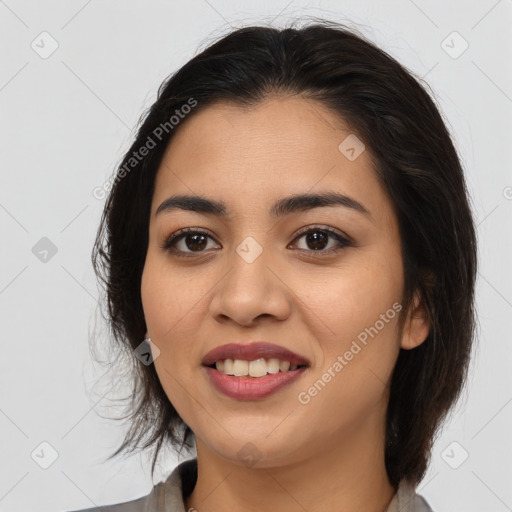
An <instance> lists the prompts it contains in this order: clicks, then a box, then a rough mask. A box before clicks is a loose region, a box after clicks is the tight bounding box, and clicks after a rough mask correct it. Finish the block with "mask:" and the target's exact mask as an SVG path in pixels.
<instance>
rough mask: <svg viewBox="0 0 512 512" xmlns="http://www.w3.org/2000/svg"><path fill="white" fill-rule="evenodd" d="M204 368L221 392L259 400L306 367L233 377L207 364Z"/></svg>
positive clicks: (238, 398) (287, 382)
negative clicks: (261, 375)
mask: <svg viewBox="0 0 512 512" xmlns="http://www.w3.org/2000/svg"><path fill="white" fill-rule="evenodd" d="M204 368H205V369H206V373H207V374H208V377H209V379H210V381H211V382H212V384H213V385H214V386H215V387H216V388H217V389H218V390H219V391H220V392H221V393H224V394H225V395H227V396H229V397H230V398H235V399H237V400H259V399H262V398H267V397H269V396H270V395H273V394H274V393H276V392H277V391H279V390H280V389H281V388H283V387H284V386H287V385H288V384H291V383H292V382H294V381H295V380H297V379H298V378H299V377H300V376H301V375H302V374H303V373H304V371H305V370H306V368H307V367H306V366H304V367H302V368H298V369H297V370H294V371H291V372H290V371H288V372H279V373H269V374H267V375H265V376H264V377H234V376H232V375H226V374H225V373H224V372H219V371H218V370H216V369H215V368H210V367H209V366H205V367H204Z"/></svg>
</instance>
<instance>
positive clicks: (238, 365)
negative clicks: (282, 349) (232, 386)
mask: <svg viewBox="0 0 512 512" xmlns="http://www.w3.org/2000/svg"><path fill="white" fill-rule="evenodd" d="M215 367H216V368H217V370H219V371H220V372H223V373H225V374H226V375H234V376H235V377H247V376H251V377H264V376H265V375H267V373H279V371H281V372H287V371H293V370H296V369H297V368H298V365H296V364H290V361H280V360H279V359H277V358H272V359H264V358H261V359H255V360H254V361H244V360H242V359H234V360H233V359H225V360H224V361H217V362H216V363H215Z"/></svg>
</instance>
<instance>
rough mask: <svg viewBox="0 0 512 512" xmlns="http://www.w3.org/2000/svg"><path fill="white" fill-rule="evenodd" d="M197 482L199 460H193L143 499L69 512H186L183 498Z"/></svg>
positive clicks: (176, 470)
mask: <svg viewBox="0 0 512 512" xmlns="http://www.w3.org/2000/svg"><path fill="white" fill-rule="evenodd" d="M196 480H197V459H191V460H187V461H184V462H182V463H180V464H179V465H178V466H176V467H175V468H174V470H173V471H172V473H171V474H170V475H169V476H168V477H167V479H166V480H165V481H163V482H159V483H158V484H156V485H155V486H154V487H153V488H152V489H151V492H150V493H149V494H146V495H145V496H142V497H141V498H137V499H135V500H131V501H125V502H123V503H114V504H112V505H101V506H100V505H96V506H95V507H92V508H86V509H80V510H73V511H67V512H184V510H185V505H184V498H183V497H184V496H187V495H188V494H189V493H190V492H191V491H192V489H193V488H194V486H195V483H196Z"/></svg>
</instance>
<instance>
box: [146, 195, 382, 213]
mask: <svg viewBox="0 0 512 512" xmlns="http://www.w3.org/2000/svg"><path fill="white" fill-rule="evenodd" d="M327 206H331V207H332V206H343V207H345V208H350V209H352V210H354V211H356V212H359V213H361V214H363V215H365V216H366V217H368V218H369V219H371V218H372V215H371V213H370V211H369V210H368V209H367V208H366V207H365V206H363V205H362V204H361V203H360V202H359V201H356V200H355V199H353V198H351V197H349V196H346V195H343V194H339V193H337V192H324V193H317V194H298V195H292V196H288V197H284V198H282V199H279V200H278V201H276V202H275V203H274V204H273V205H272V207H271V208H270V215H271V217H273V218H280V217H285V216H286V215H290V214H292V213H298V212H304V211H307V210H312V209H313V208H323V207H327ZM173 210H187V211H193V212H198V213H204V214H210V215H216V216H218V217H222V218H224V219H229V218H230V215H229V212H228V209H227V207H226V205H225V204H224V203H223V202H222V201H217V200H214V199H208V198H206V197H201V196H192V195H173V196H171V197H168V198H167V199H165V200H164V201H163V202H162V203H161V204H160V206H159V207H158V208H157V210H156V213H155V215H158V214H160V213H163V212H169V211H173Z"/></svg>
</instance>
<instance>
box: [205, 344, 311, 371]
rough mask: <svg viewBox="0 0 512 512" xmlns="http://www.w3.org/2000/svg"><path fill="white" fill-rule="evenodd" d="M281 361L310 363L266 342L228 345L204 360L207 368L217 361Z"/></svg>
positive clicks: (210, 353)
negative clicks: (273, 359) (262, 359)
mask: <svg viewBox="0 0 512 512" xmlns="http://www.w3.org/2000/svg"><path fill="white" fill-rule="evenodd" d="M261 358H264V359H272V358H275V359H280V360H281V361H289V362H290V363H291V364H296V365H307V366H310V363H309V361H308V359H307V358H305V357H304V356H301V355H298V354H296V353H295V352H292V351H291V350H288V349H287V348H284V347H280V346H279V345H274V344H273V343H267V342H265V341H255V342H252V343H228V344H227V345H221V346H220V347H216V348H214V349H213V350H210V352H208V353H207V354H206V355H205V356H204V357H203V360H202V364H203V365H205V366H211V365H212V364H214V363H216V362H217V361H223V360H225V359H241V360H244V361H253V360H255V359H261Z"/></svg>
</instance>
